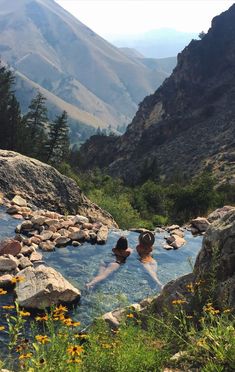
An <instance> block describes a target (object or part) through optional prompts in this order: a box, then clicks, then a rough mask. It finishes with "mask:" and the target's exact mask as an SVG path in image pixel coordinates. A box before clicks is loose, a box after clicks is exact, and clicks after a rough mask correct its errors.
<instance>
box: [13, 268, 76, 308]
mask: <svg viewBox="0 0 235 372" xmlns="http://www.w3.org/2000/svg"><path fill="white" fill-rule="evenodd" d="M21 276H23V277H24V281H22V282H20V283H17V285H16V289H15V291H16V296H17V302H18V303H19V305H20V306H23V307H24V308H29V309H30V308H31V309H45V308H48V307H51V306H53V305H58V304H59V303H61V302H62V303H71V302H74V301H76V300H78V299H79V298H80V291H79V290H78V289H77V288H75V287H73V286H72V285H71V284H70V283H69V282H68V281H67V280H66V279H65V278H64V277H63V276H62V275H61V274H60V273H58V272H57V271H56V270H54V269H52V268H51V267H46V266H44V265H39V266H38V267H36V268H33V267H27V268H26V269H24V270H23V271H21Z"/></svg>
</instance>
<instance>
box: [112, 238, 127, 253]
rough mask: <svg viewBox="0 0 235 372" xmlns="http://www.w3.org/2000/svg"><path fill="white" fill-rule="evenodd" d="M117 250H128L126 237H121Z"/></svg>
mask: <svg viewBox="0 0 235 372" xmlns="http://www.w3.org/2000/svg"><path fill="white" fill-rule="evenodd" d="M115 248H117V249H123V250H126V249H127V248H128V242H127V238H125V236H121V237H120V238H119V239H118V241H117V244H116V247H115Z"/></svg>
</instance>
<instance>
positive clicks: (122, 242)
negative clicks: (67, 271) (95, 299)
mask: <svg viewBox="0 0 235 372" xmlns="http://www.w3.org/2000/svg"><path fill="white" fill-rule="evenodd" d="M112 251H113V254H114V255H115V258H116V261H115V262H111V263H110V264H108V266H106V267H105V265H101V266H100V269H99V272H98V275H97V276H96V277H95V278H94V279H92V280H91V281H90V282H89V283H87V284H86V287H87V288H88V289H90V288H93V287H94V286H95V285H96V284H98V283H100V282H102V281H103V280H105V279H107V278H108V277H109V276H110V275H111V274H112V273H114V272H115V271H117V270H118V269H119V268H120V265H122V264H124V263H125V262H126V259H127V257H128V256H130V254H131V252H132V249H131V248H128V241H127V239H126V238H125V237H124V236H121V237H120V238H119V239H118V241H117V244H116V246H115V248H113V249H112Z"/></svg>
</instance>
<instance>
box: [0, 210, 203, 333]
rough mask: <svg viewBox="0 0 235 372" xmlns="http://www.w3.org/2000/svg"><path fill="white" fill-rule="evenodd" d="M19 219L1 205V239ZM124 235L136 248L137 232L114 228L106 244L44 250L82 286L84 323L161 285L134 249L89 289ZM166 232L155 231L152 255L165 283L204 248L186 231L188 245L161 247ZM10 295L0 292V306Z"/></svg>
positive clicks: (53, 264) (49, 261)
mask: <svg viewBox="0 0 235 372" xmlns="http://www.w3.org/2000/svg"><path fill="white" fill-rule="evenodd" d="M18 223H19V221H18V220H15V219H13V218H11V217H10V216H9V215H7V214H6V213H5V210H4V208H3V207H0V239H3V238H5V237H13V236H14V229H15V227H16V225H17V224H18ZM121 235H124V236H126V237H127V238H128V242H129V246H130V247H131V248H135V247H136V245H137V241H138V235H139V234H138V233H134V232H129V231H122V230H111V231H110V233H109V237H108V241H107V243H106V244H105V245H91V244H89V243H84V244H83V245H81V246H80V247H72V246H68V247H66V248H58V249H56V251H55V252H51V253H44V254H43V256H44V260H45V262H46V264H47V265H48V266H51V267H53V268H55V269H56V270H58V271H59V272H61V274H62V275H63V276H64V277H65V278H66V279H67V280H68V281H69V282H71V283H72V284H73V285H74V286H75V287H78V288H79V289H80V290H81V294H82V295H81V301H80V303H79V305H78V306H77V308H76V309H75V310H74V318H75V319H76V320H79V321H81V323H82V326H85V325H87V324H88V323H89V322H91V320H92V319H93V318H94V317H95V316H97V315H100V314H102V313H105V312H107V311H111V310H113V309H115V308H117V307H119V306H125V305H128V304H131V303H134V302H139V301H141V300H142V299H144V298H146V297H148V296H152V295H156V294H157V293H158V291H159V288H158V286H156V284H155V283H154V282H153V280H152V278H151V277H150V276H149V274H148V273H147V272H146V271H145V269H144V267H143V265H142V264H141V263H140V261H139V260H138V255H137V253H136V251H135V249H134V250H133V253H132V254H131V256H130V257H129V258H128V259H127V261H126V263H125V264H124V265H120V268H119V270H118V271H116V272H114V273H113V274H112V276H110V277H109V278H108V279H107V280H106V281H104V282H102V283H99V284H98V285H97V287H95V288H94V289H93V290H87V289H86V286H85V284H86V283H87V282H88V281H89V280H91V279H92V278H93V277H94V276H95V275H97V273H98V271H99V267H100V264H102V263H105V264H108V263H109V262H113V261H114V256H113V255H112V253H111V250H112V248H113V247H114V246H115V244H116V241H117V239H118V238H119V237H120V236H121ZM164 235H165V233H164V234H162V233H161V234H156V240H155V244H154V252H153V257H154V258H155V260H156V261H157V263H158V277H159V279H160V281H161V282H162V283H163V284H166V283H167V282H169V281H170V280H172V279H175V278H177V277H179V276H181V275H184V274H186V273H189V272H190V271H192V269H191V265H192V264H194V261H195V259H196V256H197V253H198V252H199V250H200V248H201V243H202V237H201V236H197V237H193V236H192V235H191V233H189V232H186V233H185V239H186V241H187V243H186V245H185V246H183V247H182V248H180V249H179V250H171V251H166V250H165V249H163V248H162V245H163V244H164V242H165V240H164ZM10 297H11V296H10V295H9V296H8V295H7V297H6V296H1V297H0V306H1V305H3V304H6V302H7V301H10V300H11V298H10Z"/></svg>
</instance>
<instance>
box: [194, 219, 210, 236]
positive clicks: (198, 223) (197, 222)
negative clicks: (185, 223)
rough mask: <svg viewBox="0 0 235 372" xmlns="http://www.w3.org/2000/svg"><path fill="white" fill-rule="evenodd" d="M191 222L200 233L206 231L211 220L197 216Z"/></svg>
mask: <svg viewBox="0 0 235 372" xmlns="http://www.w3.org/2000/svg"><path fill="white" fill-rule="evenodd" d="M191 224H192V226H193V227H195V228H196V229H197V230H198V232H199V233H202V232H205V231H206V230H207V229H208V227H209V226H210V222H209V221H208V220H207V219H206V218H205V217H197V218H195V219H193V220H192V221H191Z"/></svg>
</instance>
